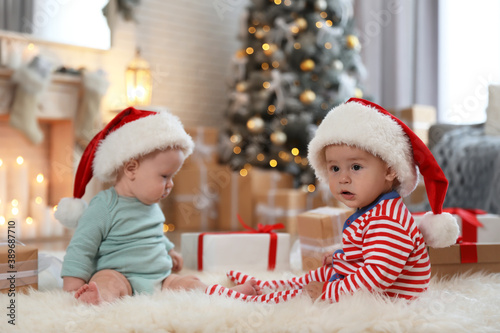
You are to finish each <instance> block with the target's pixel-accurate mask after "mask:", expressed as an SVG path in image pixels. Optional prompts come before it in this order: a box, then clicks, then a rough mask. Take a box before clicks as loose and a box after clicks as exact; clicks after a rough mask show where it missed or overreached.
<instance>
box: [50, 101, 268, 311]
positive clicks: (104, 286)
mask: <svg viewBox="0 0 500 333" xmlns="http://www.w3.org/2000/svg"><path fill="white" fill-rule="evenodd" d="M193 148H194V143H193V140H192V139H191V137H190V136H189V135H188V134H187V133H186V132H185V131H184V128H183V126H182V123H181V122H180V120H179V119H178V118H177V117H175V116H173V115H171V114H169V113H167V112H152V111H142V110H136V109H134V108H128V109H126V110H124V111H122V112H121V113H119V114H118V115H117V116H116V117H115V118H114V119H113V120H112V121H111V122H110V123H109V124H108V125H107V126H106V127H105V128H104V129H103V130H102V131H101V132H99V133H98V134H97V135H96V136H95V137H94V139H92V141H91V142H90V143H89V145H88V146H87V148H86V150H85V152H84V154H83V156H82V159H81V161H80V164H79V166H78V170H77V174H76V179H75V188H74V193H73V196H74V198H63V199H62V200H61V202H60V203H59V205H58V209H57V211H56V218H57V219H58V220H59V221H61V222H62V223H63V224H65V225H67V226H73V227H74V226H77V227H76V230H75V234H74V236H73V238H72V239H71V242H70V244H69V246H68V248H67V251H66V256H65V257H64V262H63V268H62V273H61V275H62V277H63V281H64V285H63V289H64V290H65V291H68V292H75V297H76V298H78V299H79V300H81V301H83V302H86V303H90V304H100V303H102V302H110V301H113V300H115V299H117V298H120V297H122V296H126V295H133V294H137V293H153V292H154V291H156V290H161V289H202V290H205V291H206V290H207V289H208V288H207V285H205V284H204V283H203V282H201V281H200V280H199V279H198V278H197V277H195V276H181V275H178V274H175V272H178V271H180V270H181V269H182V257H181V256H180V254H179V253H177V252H176V251H175V250H174V249H173V248H174V244H173V243H172V242H170V241H169V240H168V239H167V238H166V237H165V236H164V234H163V223H164V222H165V218H164V216H163V213H162V211H161V209H160V207H159V205H158V202H159V201H160V200H162V199H163V198H165V197H167V196H168V195H169V193H170V191H171V190H172V187H173V185H174V183H173V177H174V175H175V174H176V173H177V171H178V170H179V169H180V168H181V166H182V164H183V162H184V160H185V159H186V158H187V157H188V156H189V155H190V154H191V153H192V151H193ZM93 176H96V177H97V178H98V179H99V180H101V181H104V182H112V183H114V186H112V187H111V188H109V189H107V190H104V191H101V192H100V193H98V194H97V195H96V196H95V197H94V198H93V199H92V200H91V202H90V204H89V206H88V207H87V206H86V203H85V202H84V201H83V200H82V199H81V198H82V196H83V195H84V193H85V187H86V185H87V184H88V182H89V181H90V179H91V178H92V177H93ZM233 290H235V291H237V292H239V293H241V294H244V295H261V294H262V292H261V291H260V287H258V286H257V285H256V282H255V281H249V282H248V283H245V284H242V285H239V286H236V287H235V288H233Z"/></svg>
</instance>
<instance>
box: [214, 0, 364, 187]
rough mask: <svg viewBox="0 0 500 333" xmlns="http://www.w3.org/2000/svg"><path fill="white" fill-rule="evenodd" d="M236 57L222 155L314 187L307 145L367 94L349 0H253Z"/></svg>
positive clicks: (241, 166)
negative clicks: (345, 106) (334, 112)
mask: <svg viewBox="0 0 500 333" xmlns="http://www.w3.org/2000/svg"><path fill="white" fill-rule="evenodd" d="M239 38H240V39H241V40H242V44H243V48H242V49H241V50H239V51H238V52H237V53H236V55H235V56H234V59H233V63H232V66H233V68H232V74H231V78H230V88H231V92H230V100H229V106H228V109H227V117H226V120H227V124H226V126H225V128H224V130H223V131H222V136H223V137H222V139H221V147H220V148H221V149H220V150H221V154H220V156H221V159H222V162H223V163H228V164H229V165H230V166H231V167H232V168H233V169H234V170H241V173H242V174H244V173H246V171H247V170H248V169H249V168H250V167H251V166H258V167H264V168H277V169H278V170H281V171H285V172H289V173H292V174H294V175H295V176H296V177H295V179H296V184H295V185H296V186H297V187H298V186H309V190H310V191H314V185H313V184H314V183H315V178H314V173H313V171H312V170H311V168H310V167H309V165H308V161H307V145H308V143H309V141H310V140H311V138H312V136H313V135H314V131H315V129H316V127H317V125H318V124H319V123H320V122H321V120H322V119H323V118H324V116H325V115H326V113H327V112H328V111H329V110H331V108H333V107H334V106H336V105H338V104H340V103H342V102H345V101H346V100H347V99H348V98H350V97H362V96H363V90H362V87H361V84H360V82H361V81H362V78H363V76H364V71H365V69H364V67H363V64H362V61H361V57H360V54H359V51H360V48H361V46H360V43H359V39H358V37H357V36H356V32H355V27H354V22H353V7H352V2H351V0H252V1H251V3H250V5H249V7H248V8H247V10H246V12H245V13H244V15H243V18H242V28H241V31H240V34H239Z"/></svg>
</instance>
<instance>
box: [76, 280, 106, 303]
mask: <svg viewBox="0 0 500 333" xmlns="http://www.w3.org/2000/svg"><path fill="white" fill-rule="evenodd" d="M75 298H77V299H79V300H81V301H82V302H85V303H88V304H94V305H98V304H101V303H102V302H103V299H102V297H101V294H100V293H99V288H97V284H96V283H95V282H90V283H89V284H85V285H83V286H81V287H80V289H78V290H77V291H76V293H75Z"/></svg>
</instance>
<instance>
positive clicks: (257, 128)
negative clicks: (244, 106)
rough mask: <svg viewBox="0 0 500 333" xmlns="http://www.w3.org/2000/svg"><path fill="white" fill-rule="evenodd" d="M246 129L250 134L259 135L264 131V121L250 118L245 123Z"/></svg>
mask: <svg viewBox="0 0 500 333" xmlns="http://www.w3.org/2000/svg"><path fill="white" fill-rule="evenodd" d="M247 128H248V130H249V131H250V132H252V133H260V132H262V131H263V130H264V120H262V118H261V117H258V116H255V117H252V118H250V119H249V120H248V121H247Z"/></svg>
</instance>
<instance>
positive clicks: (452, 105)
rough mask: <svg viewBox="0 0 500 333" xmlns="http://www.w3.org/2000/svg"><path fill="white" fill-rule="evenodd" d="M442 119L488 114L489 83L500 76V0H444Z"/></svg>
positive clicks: (473, 119) (465, 120)
mask: <svg viewBox="0 0 500 333" xmlns="http://www.w3.org/2000/svg"><path fill="white" fill-rule="evenodd" d="M438 68H439V73H438V74H439V75H438V77H439V110H440V112H439V120H440V121H441V122H445V123H457V124H470V123H479V122H484V121H485V120H486V107H487V105H488V85H489V84H490V83H497V84H498V82H500V1H498V0H481V1H470V0H440V2H439V67H438Z"/></svg>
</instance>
